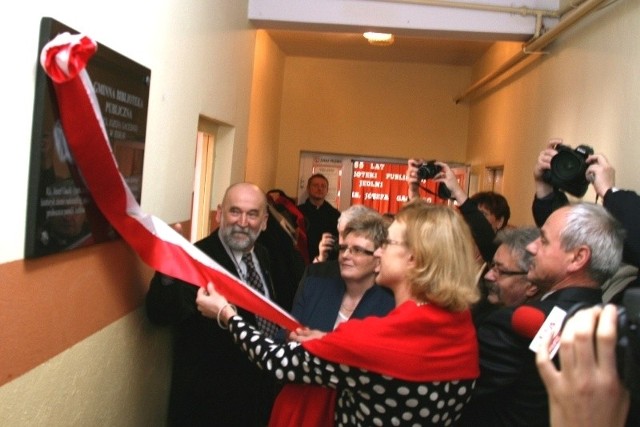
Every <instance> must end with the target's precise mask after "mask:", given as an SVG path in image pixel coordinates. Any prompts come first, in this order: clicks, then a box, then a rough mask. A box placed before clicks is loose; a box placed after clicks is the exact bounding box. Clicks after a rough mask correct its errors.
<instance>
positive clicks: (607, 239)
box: [560, 202, 625, 284]
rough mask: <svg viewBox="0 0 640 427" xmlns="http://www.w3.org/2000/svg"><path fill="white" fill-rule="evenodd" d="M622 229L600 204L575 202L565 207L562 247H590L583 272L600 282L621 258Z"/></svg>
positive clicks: (607, 277) (617, 265)
mask: <svg viewBox="0 0 640 427" xmlns="http://www.w3.org/2000/svg"><path fill="white" fill-rule="evenodd" d="M624 238H625V231H624V229H623V228H622V226H621V225H620V223H619V222H618V221H617V220H616V219H615V218H614V217H613V216H612V215H611V214H610V213H609V212H608V211H607V210H606V209H605V208H604V207H602V206H600V205H597V204H595V203H584V202H583V203H576V204H573V205H571V206H570V207H569V212H568V213H567V222H566V225H565V227H564V229H563V230H562V231H561V232H560V242H561V243H562V246H563V249H564V250H567V251H569V250H572V249H575V248H577V247H578V246H581V245H586V246H588V247H589V248H590V249H591V261H590V263H589V265H588V267H587V272H588V273H589V274H590V276H591V277H592V278H593V279H594V280H596V281H597V282H598V283H600V284H602V283H603V282H605V281H606V280H608V279H609V278H610V277H612V276H613V275H614V274H615V273H616V271H618V268H619V267H620V262H621V261H622V245H623V243H624Z"/></svg>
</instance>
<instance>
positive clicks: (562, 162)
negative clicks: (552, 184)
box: [551, 151, 584, 181]
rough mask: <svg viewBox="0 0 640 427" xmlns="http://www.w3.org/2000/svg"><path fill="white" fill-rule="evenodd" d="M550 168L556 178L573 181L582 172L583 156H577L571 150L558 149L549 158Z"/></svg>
mask: <svg viewBox="0 0 640 427" xmlns="http://www.w3.org/2000/svg"><path fill="white" fill-rule="evenodd" d="M551 169H552V170H553V173H555V174H556V176H557V177H558V179H560V180H563V181H573V180H574V179H576V178H579V177H580V173H584V172H583V169H584V158H579V157H578V156H577V155H576V154H575V153H574V152H573V151H560V152H558V154H556V155H555V156H553V158H552V159H551Z"/></svg>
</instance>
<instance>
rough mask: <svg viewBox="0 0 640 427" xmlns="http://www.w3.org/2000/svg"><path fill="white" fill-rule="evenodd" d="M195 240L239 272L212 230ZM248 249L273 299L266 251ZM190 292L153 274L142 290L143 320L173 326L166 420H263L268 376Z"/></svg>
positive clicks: (271, 387)
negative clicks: (199, 307)
mask: <svg viewBox="0 0 640 427" xmlns="http://www.w3.org/2000/svg"><path fill="white" fill-rule="evenodd" d="M195 245H196V246H197V247H198V248H199V249H201V250H202V251H203V252H205V253H206V254H207V255H209V256H210V257H211V258H212V259H214V260H215V261H216V262H218V263H219V264H220V265H221V266H222V267H224V268H225V269H226V270H228V271H229V272H231V273H232V274H233V275H235V276H236V277H240V273H239V272H238V271H237V269H236V266H235V263H234V261H233V260H232V259H231V257H230V256H229V255H228V253H227V252H226V250H225V249H224V246H222V242H221V241H220V238H219V235H218V231H217V230H216V231H215V232H214V233H212V234H211V235H209V236H208V237H206V238H204V239H202V240H200V241H199V242H197V243H196V244H195ZM254 252H255V254H256V256H257V258H258V261H259V263H260V269H261V270H262V273H263V276H264V278H265V280H266V282H267V283H266V285H267V286H268V287H269V292H270V295H271V298H272V299H274V300H275V301H276V302H278V289H277V288H274V286H273V284H272V283H271V279H270V277H271V275H270V266H269V257H268V254H267V252H266V250H265V249H264V248H262V247H261V246H259V245H256V246H255V248H254ZM196 294H197V287H196V286H193V285H191V284H188V283H186V282H183V281H181V280H178V279H174V278H171V277H168V276H166V275H164V274H161V273H156V274H155V276H154V277H153V279H152V280H151V284H150V287H149V292H148V293H147V295H146V300H145V306H146V310H147V316H148V317H149V319H150V320H151V321H152V322H153V323H155V324H158V325H165V326H171V327H172V328H173V371H172V377H171V393H170V398H169V425H171V426H218V425H219V426H225V427H226V426H252V427H253V426H259V425H266V423H267V421H268V417H269V412H270V409H271V405H272V403H273V398H274V395H275V384H274V380H273V379H272V378H270V377H269V375H267V374H265V373H264V372H262V371H260V370H259V369H258V368H257V367H256V366H254V365H253V364H252V363H250V362H249V360H248V359H247V357H246V356H245V355H244V354H243V353H242V351H241V350H240V349H239V347H238V346H237V345H236V344H235V343H234V342H233V340H232V338H231V335H230V334H229V332H228V331H226V330H222V329H220V327H219V326H218V324H217V322H216V320H215V319H209V318H206V317H204V316H202V315H201V314H200V312H199V311H198V310H197V307H196V303H195V299H196ZM239 312H240V314H241V315H242V316H243V318H244V319H245V320H246V321H248V322H250V323H252V324H254V325H255V316H254V315H253V314H252V313H249V312H247V311H245V310H242V309H240V308H239Z"/></svg>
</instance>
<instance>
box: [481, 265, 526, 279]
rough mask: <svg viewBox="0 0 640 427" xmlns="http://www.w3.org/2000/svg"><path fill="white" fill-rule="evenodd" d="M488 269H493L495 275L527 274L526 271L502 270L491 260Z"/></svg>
mask: <svg viewBox="0 0 640 427" xmlns="http://www.w3.org/2000/svg"><path fill="white" fill-rule="evenodd" d="M489 270H491V271H493V273H494V274H495V275H496V276H497V277H500V276H504V277H507V276H522V275H524V274H527V272H526V271H511V270H503V269H501V268H499V267H498V265H497V264H496V263H495V262H492V263H491V265H489Z"/></svg>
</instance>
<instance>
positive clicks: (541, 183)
mask: <svg viewBox="0 0 640 427" xmlns="http://www.w3.org/2000/svg"><path fill="white" fill-rule="evenodd" d="M559 142H561V140H552V141H551V142H549V144H548V146H547V147H546V148H545V149H544V150H542V151H541V152H540V155H539V156H538V160H537V163H536V166H535V168H534V170H533V178H534V181H535V187H536V192H535V197H534V200H533V206H532V211H533V218H534V220H535V222H536V225H538V226H540V225H542V224H543V223H544V222H545V220H546V219H547V218H548V217H549V215H550V214H551V212H553V211H554V210H556V209H558V208H559V207H561V206H565V205H567V204H568V203H569V200H568V198H567V196H566V194H565V193H564V192H563V191H561V190H560V189H558V188H555V187H553V186H552V185H551V184H549V183H548V182H546V181H545V180H544V178H543V176H544V173H545V171H547V170H548V169H550V168H551V159H552V158H553V157H554V156H555V155H556V154H557V153H558V151H557V150H556V145H557V144H558V143H559ZM585 162H586V163H587V164H588V165H589V166H588V167H587V169H586V171H585V175H586V176H585V178H586V179H588V181H589V182H591V184H592V185H593V189H594V190H595V192H596V195H597V196H598V197H599V198H601V199H602V205H603V206H604V207H605V208H606V209H607V210H608V211H609V212H611V214H612V215H613V216H614V218H616V219H617V220H618V221H620V223H621V224H622V227H623V228H624V229H625V231H626V233H627V235H626V238H625V241H624V250H623V257H622V262H623V265H624V266H625V267H624V269H623V268H621V269H620V272H619V273H621V274H618V275H616V277H615V279H614V280H612V281H610V282H608V283H606V284H604V292H605V294H604V296H605V297H606V298H605V301H604V302H613V303H616V304H619V303H620V302H621V301H622V295H623V293H624V290H625V289H627V288H628V287H638V286H640V279H638V278H637V277H633V275H631V276H628V275H627V276H628V277H625V272H626V271H632V272H633V269H637V268H638V267H640V221H638V217H639V216H640V196H639V195H638V194H637V193H636V192H635V191H629V190H620V189H618V188H617V187H616V186H615V185H616V181H615V170H614V168H613V166H611V164H610V163H609V161H608V160H607V158H606V157H605V156H604V155H602V154H592V155H590V156H588V157H587V158H586V159H585ZM636 272H637V270H636ZM636 274H637V273H636Z"/></svg>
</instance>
